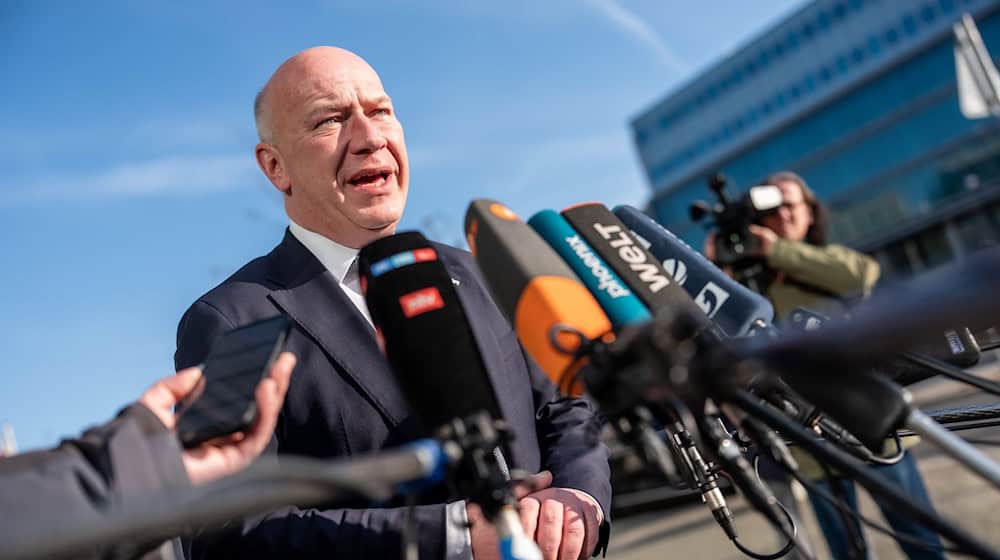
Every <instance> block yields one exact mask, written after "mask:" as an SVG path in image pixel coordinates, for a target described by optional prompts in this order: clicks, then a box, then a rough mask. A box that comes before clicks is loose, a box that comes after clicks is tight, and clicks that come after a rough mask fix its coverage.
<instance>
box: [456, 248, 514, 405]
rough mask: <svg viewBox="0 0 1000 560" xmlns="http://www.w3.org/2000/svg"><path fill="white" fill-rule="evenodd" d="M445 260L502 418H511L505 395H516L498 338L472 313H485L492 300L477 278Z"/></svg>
mask: <svg viewBox="0 0 1000 560" xmlns="http://www.w3.org/2000/svg"><path fill="white" fill-rule="evenodd" d="M444 263H445V267H446V268H447V269H448V273H449V274H450V275H451V277H452V278H453V279H454V280H458V282H459V285H458V286H456V287H455V291H457V292H458V299H459V301H461V302H462V308H463V309H465V313H466V315H467V317H468V319H469V326H470V327H471V329H472V335H473V337H474V338H475V340H476V342H477V344H478V346H479V352H480V354H482V357H483V365H484V366H485V367H486V373H487V374H488V375H489V377H490V382H491V383H492V385H493V391H494V392H495V394H496V397H497V404H499V406H500V413H501V414H503V416H504V418H512V417H513V416H512V414H513V412H512V411H511V410H510V405H509V404H508V403H509V399H507V398H505V396H506V395H512V394H515V392H514V391H512V390H511V388H510V387H509V383H510V380H511V376H510V375H509V374H508V372H507V371H506V370H505V368H506V367H507V365H506V361H505V360H504V356H503V351H502V350H501V348H500V343H499V342H498V341H497V334H496V333H494V332H493V330H492V329H491V328H490V326H489V321H485V320H481V321H475V320H473V315H475V314H481V313H487V309H488V308H485V307H484V305H492V304H493V303H492V302H491V301H489V300H488V299H487V298H485V297H484V295H485V294H484V292H483V291H482V290H478V289H477V285H476V279H475V278H473V275H472V274H471V273H470V272H469V271H468V270H465V269H464V268H463V267H461V266H460V265H458V264H457V263H452V262H449V261H447V260H444Z"/></svg>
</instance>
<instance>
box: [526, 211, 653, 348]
mask: <svg viewBox="0 0 1000 560" xmlns="http://www.w3.org/2000/svg"><path fill="white" fill-rule="evenodd" d="M528 225H530V226H531V227H532V228H533V229H534V230H535V231H536V232H538V235H540V236H541V237H542V239H544V240H545V241H547V242H548V244H549V246H550V247H552V248H553V249H555V251H556V253H558V254H559V256H561V257H562V258H563V260H564V261H565V262H566V264H568V265H569V266H570V268H572V269H573V270H574V271H575V272H576V274H577V275H578V276H579V277H580V279H581V280H582V281H583V284H584V285H585V286H587V288H588V289H589V290H590V293H591V294H592V295H593V296H594V298H595V299H597V302H598V303H600V304H601V308H603V309H604V311H605V313H607V314H608V318H609V319H611V325H612V326H614V327H615V328H616V329H617V328H619V327H623V326H625V325H630V324H635V323H643V322H646V321H649V320H650V319H651V318H652V316H651V315H650V314H649V311H648V310H647V309H646V307H645V306H644V305H643V304H642V302H641V301H639V298H637V297H636V296H635V294H633V293H632V291H631V290H629V289H628V287H627V286H626V285H625V283H624V282H623V281H622V279H621V278H619V277H618V275H617V274H615V272H614V270H613V269H612V268H611V267H609V266H608V264H607V263H606V262H604V259H602V258H601V257H599V256H598V255H597V253H595V252H594V249H593V248H592V247H591V246H590V244H588V243H587V242H586V241H585V240H584V239H583V238H582V237H580V235H579V234H578V233H577V232H576V231H575V230H574V229H573V227H572V226H570V225H569V223H568V222H567V221H566V219H565V218H563V217H562V216H560V215H559V214H557V213H556V212H555V211H553V210H542V211H540V212H538V213H537V214H535V215H534V216H532V217H531V218H530V219H529V220H528Z"/></svg>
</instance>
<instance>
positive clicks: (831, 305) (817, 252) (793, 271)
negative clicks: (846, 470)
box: [706, 171, 944, 559]
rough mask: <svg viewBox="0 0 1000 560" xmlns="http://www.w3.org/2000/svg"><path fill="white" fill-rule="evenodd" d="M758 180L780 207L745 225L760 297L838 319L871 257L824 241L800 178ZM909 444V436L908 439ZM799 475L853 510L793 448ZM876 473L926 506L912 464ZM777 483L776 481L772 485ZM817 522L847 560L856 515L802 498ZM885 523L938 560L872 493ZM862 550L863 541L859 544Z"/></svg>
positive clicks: (915, 528)
mask: <svg viewBox="0 0 1000 560" xmlns="http://www.w3.org/2000/svg"><path fill="white" fill-rule="evenodd" d="M762 184H765V185H774V186H777V187H778V188H779V189H780V190H781V195H782V202H781V205H780V206H778V207H776V208H774V209H772V210H769V211H766V212H760V213H758V214H757V216H756V218H755V220H754V221H755V223H754V224H751V225H750V226H749V229H750V234H751V235H752V236H753V237H755V238H756V240H757V241H758V247H759V249H758V251H759V254H758V255H756V256H757V257H759V258H760V259H762V260H763V263H764V266H765V269H766V273H767V274H766V276H767V278H768V280H769V282H768V283H767V287H766V290H765V293H764V295H766V296H767V297H768V299H770V300H771V303H772V304H773V305H774V311H775V317H776V320H777V321H778V322H779V323H780V322H781V321H783V320H785V319H787V318H788V316H789V314H790V313H791V312H792V311H793V310H794V309H795V308H797V307H803V308H805V309H808V310H810V311H815V312H817V313H821V314H823V315H826V316H828V317H836V318H842V317H845V316H846V315H847V314H848V311H849V307H850V304H851V303H852V302H856V301H859V300H861V299H864V298H865V297H867V296H869V295H870V294H871V292H872V290H873V289H874V287H875V284H876V282H877V281H878V279H879V274H880V267H879V264H878V262H876V261H875V260H874V259H872V258H871V257H869V256H867V255H864V254H862V253H859V252H857V251H854V250H852V249H849V248H847V247H844V246H842V245H837V244H832V243H831V244H828V243H827V242H826V226H827V212H826V209H825V208H824V207H823V205H822V204H821V203H820V202H819V200H818V199H817V198H816V195H815V193H813V191H812V189H810V188H809V186H808V184H806V182H805V180H804V179H803V178H802V177H800V176H799V175H797V174H795V173H793V172H791V171H781V172H778V173H775V174H773V175H770V176H768V177H767V178H766V179H765V180H764V181H763V182H762ZM706 255H707V256H708V257H709V258H710V259H711V258H712V256H713V239H709V240H708V242H707V243H706ZM908 443H910V445H912V444H915V443H916V439H915V438H914V440H913V441H911V442H908ZM886 447H887V450H888V451H889V453H892V452H894V451H896V448H895V443H894V442H888V443H887V445H886ZM796 458H797V459H798V460H799V463H800V466H801V469H802V474H803V475H804V476H806V477H809V478H812V479H816V480H817V482H818V483H819V484H820V485H822V486H824V487H825V488H826V489H827V490H830V491H832V493H833V494H834V495H839V496H841V497H843V498H845V499H846V501H847V503H848V505H849V506H850V507H851V509H852V510H854V511H857V496H856V493H855V488H854V484H853V482H852V481H851V480H850V479H844V478H840V477H838V476H837V474H836V473H833V476H832V478H827V473H826V472H825V470H824V469H823V468H822V466H821V465H819V464H818V463H816V461H815V460H813V459H812V457H809V456H806V455H805V454H804V453H796ZM874 468H875V469H877V470H878V471H880V474H882V475H883V476H885V477H886V478H888V479H890V480H891V481H892V482H893V483H895V484H896V485H897V486H898V487H899V488H900V489H901V490H902V491H903V492H904V493H906V494H908V495H909V496H910V497H912V498H914V499H917V500H918V501H921V502H923V503H924V504H925V505H926V507H927V508H928V509H932V508H933V506H932V505H931V503H930V499H929V498H928V496H927V491H926V489H925V488H924V483H923V480H922V479H921V476H920V472H919V471H918V470H917V466H916V461H915V460H914V459H913V457H912V455H911V454H910V453H904V455H903V458H902V459H901V460H900V461H899V462H898V463H896V464H893V465H885V466H875V467H874ZM777 484H779V485H780V482H777ZM809 498H810V501H811V503H812V506H813V509H814V511H815V513H816V517H817V520H818V521H819V524H820V527H821V529H822V530H823V534H824V536H825V538H826V541H827V544H828V545H829V547H830V552H831V553H832V555H833V556H834V558H838V559H839V558H851V557H852V555H853V554H852V552H853V550H852V546H851V544H852V543H851V539H850V536H849V535H850V534H851V533H853V534H854V535H856V538H859V539H860V540H861V541H860V543H858V544H861V545H863V544H864V533H863V532H862V531H861V525H860V523H859V522H858V521H857V519H856V518H854V517H852V518H851V522H852V524H853V525H854V527H853V528H852V529H848V528H847V527H845V526H844V522H843V517H842V516H841V514H840V513H839V512H838V510H837V509H836V508H835V507H834V506H833V505H832V504H830V503H829V502H827V501H825V500H824V499H822V498H820V497H818V496H814V495H810V496H809ZM875 501H876V503H878V505H879V507H880V509H881V510H882V513H883V515H885V518H886V520H887V521H888V522H889V524H890V525H891V526H892V528H893V529H894V530H895V531H896V532H897V533H900V534H906V535H909V536H912V537H916V538H918V539H919V540H921V541H924V542H926V543H928V544H929V545H930V546H931V547H936V548H937V550H928V549H926V548H921V547H917V546H913V545H910V544H905V543H903V542H900V543H899V544H900V546H901V547H902V548H903V550H904V552H905V553H906V554H907V556H908V557H909V558H935V559H943V558H944V555H943V552H942V551H941V543H940V540H939V539H938V536H937V535H936V534H935V533H934V532H932V531H930V530H928V529H927V528H925V527H923V526H922V525H920V524H918V523H916V522H915V521H913V520H911V519H909V518H907V517H904V516H902V515H900V514H898V513H896V512H894V511H893V510H892V509H891V507H889V506H888V504H885V503H883V502H882V501H881V500H879V499H878V498H876V499H875ZM864 549H865V550H867V546H864Z"/></svg>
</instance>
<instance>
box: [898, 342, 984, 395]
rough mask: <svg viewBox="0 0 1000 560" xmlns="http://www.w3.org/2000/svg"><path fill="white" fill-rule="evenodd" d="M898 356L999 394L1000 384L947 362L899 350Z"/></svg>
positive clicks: (956, 379)
mask: <svg viewBox="0 0 1000 560" xmlns="http://www.w3.org/2000/svg"><path fill="white" fill-rule="evenodd" d="M899 356H900V357H901V358H903V359H905V360H907V361H910V362H913V363H914V364H917V365H918V366H923V367H925V368H927V369H929V370H931V371H934V372H935V373H937V374H939V375H943V376H945V377H948V378H950V379H954V380H955V381H961V382H962V383H966V384H968V385H972V386H973V387H975V388H977V389H981V390H983V391H986V392H987V393H991V394H993V395H997V396H1000V384H997V383H995V382H993V381H990V380H989V379H983V378H981V377H976V376H975V375H972V374H971V373H969V372H967V371H965V370H963V369H961V368H958V367H955V366H953V365H951V364H949V363H948V362H944V361H941V360H938V359H936V358H932V357H930V356H925V355H923V354H917V353H915V352H901V353H900V354H899Z"/></svg>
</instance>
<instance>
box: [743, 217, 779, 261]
mask: <svg viewBox="0 0 1000 560" xmlns="http://www.w3.org/2000/svg"><path fill="white" fill-rule="evenodd" d="M749 227H750V233H751V234H753V236H754V237H756V238H757V241H759V242H760V252H759V256H761V257H767V256H770V255H771V252H772V251H774V243H775V241H777V240H778V234H777V233H774V230H772V229H771V228H768V227H764V226H759V225H757V224H750V226H749Z"/></svg>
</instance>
